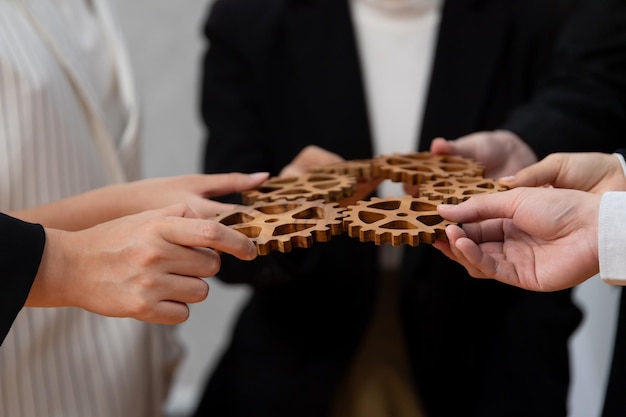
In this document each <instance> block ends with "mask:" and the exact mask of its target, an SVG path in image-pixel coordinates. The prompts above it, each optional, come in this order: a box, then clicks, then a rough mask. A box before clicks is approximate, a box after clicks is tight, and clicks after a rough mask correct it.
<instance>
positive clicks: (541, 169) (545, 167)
mask: <svg viewBox="0 0 626 417" xmlns="http://www.w3.org/2000/svg"><path fill="white" fill-rule="evenodd" d="M562 164H563V158H562V156H561V155H560V154H551V155H548V156H547V157H545V158H544V159H542V160H541V161H539V162H537V163H535V164H532V165H529V166H527V167H526V168H523V169H521V170H520V171H518V172H517V173H516V174H515V175H514V176H509V177H503V178H500V179H499V180H498V182H499V183H500V184H503V185H505V186H507V187H509V188H515V187H537V186H540V185H545V184H554V183H555V182H556V180H557V178H558V176H559V172H560V171H561V168H562Z"/></svg>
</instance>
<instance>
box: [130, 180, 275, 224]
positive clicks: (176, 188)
mask: <svg viewBox="0 0 626 417" xmlns="http://www.w3.org/2000/svg"><path fill="white" fill-rule="evenodd" d="M268 177H269V174H268V173H266V172H259V173H255V174H242V173H234V172H233V173H228V174H210V175H202V174H193V175H181V176H174V177H163V178H151V179H146V180H141V181H135V182H132V183H127V184H124V185H122V187H125V188H126V190H125V194H126V195H128V197H129V200H131V202H132V204H133V205H134V207H132V208H131V209H130V210H129V211H128V212H127V213H124V215H126V214H134V213H139V212H142V211H146V210H152V209H156V208H162V207H166V206H170V205H173V204H180V203H182V204H186V205H187V206H189V208H190V209H191V210H193V212H194V213H195V214H196V215H197V216H198V217H201V218H209V217H213V216H215V215H216V214H217V213H221V212H225V211H232V210H233V209H234V208H235V206H234V205H233V204H225V203H220V202H217V201H212V200H210V198H213V197H219V196H222V195H226V194H231V193H237V192H241V191H246V190H250V189H253V188H256V187H258V186H259V185H261V183H263V182H264V181H265V180H267V179H268Z"/></svg>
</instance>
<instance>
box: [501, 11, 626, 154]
mask: <svg viewBox="0 0 626 417" xmlns="http://www.w3.org/2000/svg"><path fill="white" fill-rule="evenodd" d="M552 68H553V70H552V72H551V73H550V75H549V77H547V78H546V79H545V81H544V82H543V84H542V86H541V87H540V89H539V90H538V91H537V94H535V95H534V99H533V100H532V101H531V102H530V103H529V104H528V105H525V106H523V107H521V108H519V109H517V111H515V112H514V113H513V114H512V115H511V116H510V117H509V118H508V120H507V122H506V123H505V125H504V128H506V129H509V130H511V131H513V132H515V133H516V134H518V136H520V137H521V138H523V139H524V140H525V141H526V142H527V143H528V144H529V145H530V146H531V147H532V148H533V149H534V150H535V152H536V153H537V156H538V157H539V158H543V157H545V156H546V155H547V154H549V153H553V152H568V151H604V152H612V151H613V150H614V149H615V148H617V147H620V146H621V145H622V144H623V137H624V136H625V135H626V116H625V114H626V112H625V103H626V2H624V1H622V0H591V1H589V0H588V1H586V2H585V3H584V5H583V6H582V7H581V8H580V9H579V10H578V12H577V13H575V14H574V15H573V16H572V17H571V19H570V21H569V22H568V23H567V24H566V26H565V28H564V31H563V32H562V34H561V36H560V39H559V40H558V42H557V45H556V50H555V55H554V60H553V63H552ZM552 138H568V141H567V142H566V143H565V142H563V141H558V140H552ZM599 147H603V148H602V149H599Z"/></svg>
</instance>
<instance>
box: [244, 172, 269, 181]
mask: <svg viewBox="0 0 626 417" xmlns="http://www.w3.org/2000/svg"><path fill="white" fill-rule="evenodd" d="M248 175H249V176H250V178H252V179H253V180H260V179H261V178H267V177H269V176H270V173H269V172H255V173H253V174H248Z"/></svg>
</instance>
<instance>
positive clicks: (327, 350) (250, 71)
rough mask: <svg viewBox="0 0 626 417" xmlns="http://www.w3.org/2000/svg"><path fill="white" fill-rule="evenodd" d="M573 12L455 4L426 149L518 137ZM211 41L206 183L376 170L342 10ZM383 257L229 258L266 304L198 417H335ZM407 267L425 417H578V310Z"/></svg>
mask: <svg viewBox="0 0 626 417" xmlns="http://www.w3.org/2000/svg"><path fill="white" fill-rule="evenodd" d="M574 3H575V1H567V0H564V1H550V2H546V1H544V0H519V1H514V0H448V1H446V2H445V6H444V10H443V15H442V21H441V26H440V32H439V40H438V45H437V50H436V55H435V62H434V69H433V76H432V81H431V85H430V90H429V93H428V99H427V104H426V110H425V114H424V120H423V128H422V132H421V133H420V145H419V148H420V149H428V147H429V145H430V141H431V140H432V138H434V137H436V136H444V137H447V138H456V137H458V136H461V135H464V134H468V133H471V132H474V131H479V130H485V129H495V128H499V127H507V126H508V125H507V123H510V124H511V125H513V124H514V120H507V116H509V115H510V114H511V111H512V110H513V109H514V108H515V107H516V106H519V105H521V104H523V103H525V102H526V101H527V100H529V98H530V97H531V94H532V93H533V90H534V89H535V88H536V87H538V86H539V84H540V80H541V78H542V76H544V75H545V74H546V73H547V71H548V68H549V67H550V65H551V56H552V55H551V53H552V48H553V45H554V42H555V39H556V36H557V33H558V32H559V29H560V28H561V26H562V23H563V21H564V20H565V18H566V16H568V14H569V12H570V10H571V9H572V7H573V6H574ZM206 36H207V38H208V41H209V43H210V48H209V50H208V53H207V55H206V57H205V61H204V67H203V70H204V78H203V90H202V114H203V117H204V121H205V123H206V125H207V129H208V132H209V140H208V141H207V146H206V152H205V160H204V167H205V171H206V172H228V171H243V172H254V171H265V170H268V171H270V172H271V174H273V175H276V174H278V172H279V171H280V169H281V168H282V167H284V166H285V165H286V164H287V163H289V162H290V161H291V160H292V159H293V157H294V156H295V155H296V154H297V153H298V152H299V151H300V150H301V149H302V148H303V147H304V146H306V145H309V144H316V145H318V146H320V147H323V148H326V149H329V150H331V151H333V152H336V153H338V154H339V155H341V156H342V157H344V158H345V159H360V158H369V157H371V156H373V155H372V152H373V151H372V143H371V132H370V130H369V123H368V115H367V109H366V105H365V96H364V91H363V80H362V76H361V73H360V70H359V60H358V53H357V48H356V44H355V38H354V35H353V28H352V24H351V21H350V15H349V10H348V7H347V3H346V1H345V0H217V1H216V2H215V3H214V6H213V8H212V13H211V15H210V17H209V20H208V22H207V25H206ZM519 126H521V127H526V124H524V123H519ZM519 126H518V127H519ZM555 129H556V128H555ZM529 130H532V129H529ZM529 138H530V139H529V143H531V145H533V146H534V147H535V146H536V149H537V153H538V154H539V155H540V156H542V155H543V154H544V153H546V152H548V151H550V150H552V149H554V150H557V149H566V148H567V149H569V148H575V149H576V150H583V149H585V150H587V149H589V150H590V149H593V150H607V151H610V150H612V149H615V148H616V147H617V146H616V145H615V144H614V143H612V141H611V138H610V137H604V136H603V137H601V139H600V140H596V139H595V138H594V139H591V138H589V137H584V138H578V137H576V138H571V139H570V138H566V137H562V136H549V135H541V134H537V135H534V136H532V135H530V134H529ZM546 143H548V144H547V145H546ZM375 252H376V247H375V246H374V245H370V244H362V243H358V242H357V241H356V239H351V238H348V237H345V236H338V237H335V238H333V239H332V240H331V241H330V242H328V243H324V244H316V245H314V246H313V247H312V248H310V249H306V250H294V251H293V252H292V253H289V254H271V255H269V256H264V257H261V258H259V259H257V260H255V261H253V262H240V261H237V260H236V259H233V258H232V257H229V256H224V257H223V261H222V269H221V271H220V274H219V278H220V279H222V280H224V281H226V282H233V283H235V282H239V283H249V284H251V285H252V286H253V287H254V291H253V294H252V296H251V299H250V300H249V301H248V302H247V303H246V304H245V306H244V307H243V310H242V312H241V315H240V317H239V319H238V321H237V324H236V326H235V328H234V332H233V335H232V340H231V343H230V345H229V346H228V348H227V350H226V352H225V353H224V356H223V357H222V359H221V361H220V363H219V364H218V366H217V368H216V370H215V372H214V373H213V375H212V376H211V378H210V379H209V381H208V384H207V388H206V391H205V393H204V396H203V399H202V402H201V404H200V407H199V409H198V414H197V415H205V414H206V415H209V414H210V415H218V416H246V417H247V416H272V417H280V416H289V417H291V416H303V417H306V416H312V417H319V416H324V415H327V413H328V411H329V408H330V404H331V401H332V397H333V394H334V392H335V389H336V388H337V384H338V382H339V381H340V379H341V377H342V376H343V375H344V373H345V371H346V368H347V366H348V364H349V361H350V359H351V357H352V355H353V353H354V351H355V349H356V346H357V344H358V342H359V340H360V337H361V336H362V333H363V330H364V328H365V326H366V325H367V323H368V320H369V318H370V315H371V313H372V307H373V300H374V295H375V291H376V288H375V285H376V271H377V265H376V253H375ZM407 253H408V256H407V257H406V259H405V262H406V265H405V268H404V269H403V271H404V275H405V276H404V277H403V283H402V288H401V291H402V292H401V294H402V314H403V320H404V325H405V329H406V335H407V338H408V343H409V353H410V355H411V363H412V367H413V370H414V377H415V380H416V382H417V385H418V388H419V390H420V395H421V397H422V400H423V403H424V405H425V407H426V411H427V413H428V415H429V416H431V417H437V416H451V417H457V416H461V415H462V416H479V417H488V416H518V415H519V416H524V417H529V416H550V417H555V416H565V415H566V395H567V389H568V383H569V369H568V355H567V341H568V338H569V336H570V334H571V333H572V332H573V330H574V329H575V328H576V327H577V325H578V323H579V321H580V318H581V314H580V312H579V311H578V309H577V308H576V306H575V305H574V304H573V303H572V301H571V299H570V292H569V291H564V292H559V293H552V294H536V293H529V292H524V291H521V290H518V289H515V288H511V287H506V286H505V285H503V284H499V283H497V282H492V281H487V280H476V279H472V278H470V277H469V276H468V275H467V273H466V272H465V270H464V269H463V268H461V267H460V266H458V265H456V264H454V263H453V262H451V261H449V260H447V259H446V258H445V257H443V256H442V255H441V254H440V253H438V252H437V251H436V250H434V249H432V248H431V247H429V246H424V247H422V246H420V247H419V248H407ZM208 331H210V330H208Z"/></svg>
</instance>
